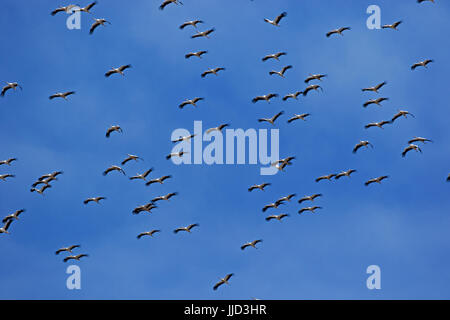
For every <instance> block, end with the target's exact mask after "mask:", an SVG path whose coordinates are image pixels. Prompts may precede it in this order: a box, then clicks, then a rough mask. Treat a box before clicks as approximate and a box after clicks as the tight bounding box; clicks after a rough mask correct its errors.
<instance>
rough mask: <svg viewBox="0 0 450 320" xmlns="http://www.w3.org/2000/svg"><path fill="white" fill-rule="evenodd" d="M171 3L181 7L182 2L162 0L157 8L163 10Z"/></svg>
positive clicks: (178, 0)
mask: <svg viewBox="0 0 450 320" xmlns="http://www.w3.org/2000/svg"><path fill="white" fill-rule="evenodd" d="M171 3H174V4H176V5H179V4H181V5H183V2H181V1H180V0H164V2H163V3H161V5H160V6H159V10H164V8H165V7H166V6H167V5H169V4H171Z"/></svg>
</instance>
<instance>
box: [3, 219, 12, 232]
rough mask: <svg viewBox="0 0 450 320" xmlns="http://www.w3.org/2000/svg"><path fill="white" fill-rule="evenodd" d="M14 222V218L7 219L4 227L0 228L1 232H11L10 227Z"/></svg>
mask: <svg viewBox="0 0 450 320" xmlns="http://www.w3.org/2000/svg"><path fill="white" fill-rule="evenodd" d="M12 222H13V220H8V221H6V223H5V224H4V225H3V227H1V228H0V234H2V233H6V234H9V231H8V229H9V227H10V226H11V223H12Z"/></svg>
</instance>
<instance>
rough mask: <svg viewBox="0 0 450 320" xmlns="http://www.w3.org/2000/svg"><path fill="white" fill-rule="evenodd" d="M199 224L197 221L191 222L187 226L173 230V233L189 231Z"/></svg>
mask: <svg viewBox="0 0 450 320" xmlns="http://www.w3.org/2000/svg"><path fill="white" fill-rule="evenodd" d="M198 226H199V225H198V224H197V223H193V224H190V225H188V226H187V227H181V228H177V229H175V230H173V233H175V234H177V233H178V232H180V231H186V232H187V233H191V229H192V228H194V227H198Z"/></svg>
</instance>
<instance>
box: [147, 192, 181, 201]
mask: <svg viewBox="0 0 450 320" xmlns="http://www.w3.org/2000/svg"><path fill="white" fill-rule="evenodd" d="M177 194H178V192H171V193H168V194H166V195H165V196H159V197H156V198H153V199H152V200H151V202H153V203H155V202H157V201H161V200H165V201H169V199H170V198H172V197H173V196H176V195H177Z"/></svg>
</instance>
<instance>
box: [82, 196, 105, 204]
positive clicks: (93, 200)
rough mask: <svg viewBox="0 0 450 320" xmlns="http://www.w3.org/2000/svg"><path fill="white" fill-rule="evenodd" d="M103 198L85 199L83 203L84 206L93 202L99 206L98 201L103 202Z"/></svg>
mask: <svg viewBox="0 0 450 320" xmlns="http://www.w3.org/2000/svg"><path fill="white" fill-rule="evenodd" d="M105 199H106V198H105V197H95V198H87V199H86V200H84V201H83V203H84V204H88V203H89V202H95V203H97V204H100V200H105Z"/></svg>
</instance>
